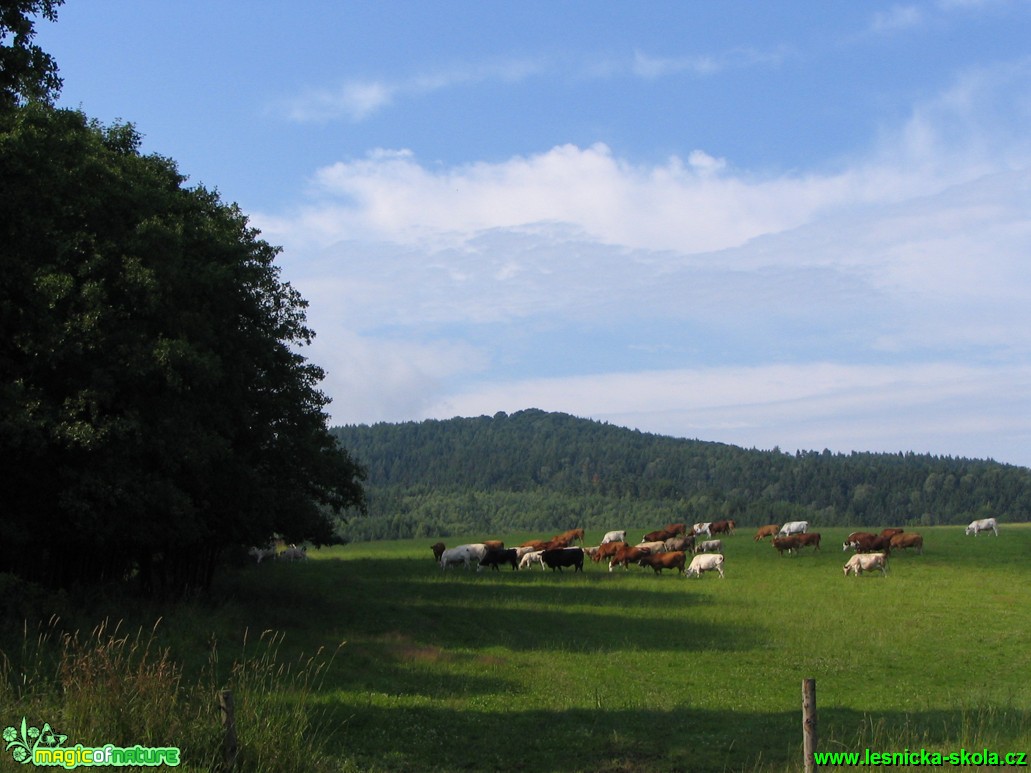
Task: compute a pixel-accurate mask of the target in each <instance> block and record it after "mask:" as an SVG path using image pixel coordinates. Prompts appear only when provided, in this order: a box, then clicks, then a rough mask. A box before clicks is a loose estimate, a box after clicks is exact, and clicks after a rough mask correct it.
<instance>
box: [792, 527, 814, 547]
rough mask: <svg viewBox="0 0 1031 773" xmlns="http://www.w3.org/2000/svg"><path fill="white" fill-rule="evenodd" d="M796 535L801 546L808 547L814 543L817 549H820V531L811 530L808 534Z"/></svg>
mask: <svg viewBox="0 0 1031 773" xmlns="http://www.w3.org/2000/svg"><path fill="white" fill-rule="evenodd" d="M794 536H795V537H797V538H798V546H799V547H802V548H807V547H809V546H810V545H812V546H813V547H815V548H816V549H817V550H819V549H820V533H819V532H818V531H811V532H808V533H806V534H796V535H794Z"/></svg>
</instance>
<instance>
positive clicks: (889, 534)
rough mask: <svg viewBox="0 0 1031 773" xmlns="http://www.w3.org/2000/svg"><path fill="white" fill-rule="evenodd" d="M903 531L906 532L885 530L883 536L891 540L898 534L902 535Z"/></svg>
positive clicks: (882, 532)
mask: <svg viewBox="0 0 1031 773" xmlns="http://www.w3.org/2000/svg"><path fill="white" fill-rule="evenodd" d="M903 531H905V530H904V529H883V530H882V531H881V536H882V537H887V538H888V539H891V538H892V537H894V536H895V535H896V534H901V533H902V532H903Z"/></svg>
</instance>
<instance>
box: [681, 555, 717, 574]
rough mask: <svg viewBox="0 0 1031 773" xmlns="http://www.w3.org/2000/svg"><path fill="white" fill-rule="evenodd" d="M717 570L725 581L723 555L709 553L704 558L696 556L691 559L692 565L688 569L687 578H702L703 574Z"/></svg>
mask: <svg viewBox="0 0 1031 773" xmlns="http://www.w3.org/2000/svg"><path fill="white" fill-rule="evenodd" d="M713 569H715V570H716V571H717V572H719V573H720V579H723V554H722V553H709V554H707V555H704V556H695V557H694V558H692V559H691V565H690V566H689V567H687V573H686V574H685V576H686V577H690V576H691V575H692V574H693V575H695V576H696V577H701V576H702V572H709V571H712V570H713Z"/></svg>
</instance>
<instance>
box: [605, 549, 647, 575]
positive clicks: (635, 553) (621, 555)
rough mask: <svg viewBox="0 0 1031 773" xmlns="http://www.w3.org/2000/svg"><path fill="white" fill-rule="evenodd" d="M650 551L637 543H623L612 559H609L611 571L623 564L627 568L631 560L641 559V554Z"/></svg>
mask: <svg viewBox="0 0 1031 773" xmlns="http://www.w3.org/2000/svg"><path fill="white" fill-rule="evenodd" d="M649 552H650V551H649V550H647V549H645V548H641V547H638V546H637V545H623V547H621V548H620V549H619V550H617V551H616V553H615V555H613V556H612V560H610V561H609V571H610V572H611V571H612V570H613V569H614V568H616V567H617V566H622V567H623V568H624V569H626V568H627V567H628V566H629V565H630V562H631V561H640V560H641V556H643V555H646V554H647V553H649Z"/></svg>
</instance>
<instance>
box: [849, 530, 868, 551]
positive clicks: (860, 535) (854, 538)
mask: <svg viewBox="0 0 1031 773" xmlns="http://www.w3.org/2000/svg"><path fill="white" fill-rule="evenodd" d="M876 536H877V535H876V534H871V533H870V532H868V531H854V532H852V533H851V534H849V535H848V536H847V537H845V541H844V542H842V543H841V549H842V550H848V549H849V548H850V547H852V543H853V542H858V541H859V540H861V539H873V538H874V537H876Z"/></svg>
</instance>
